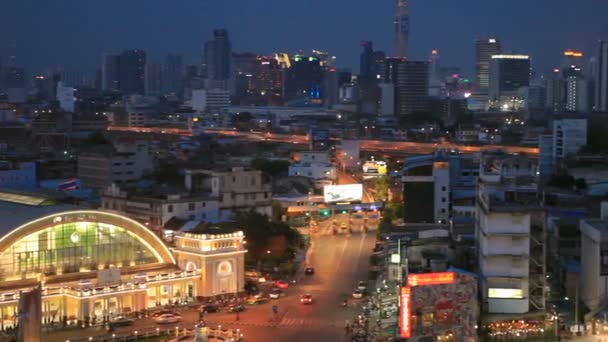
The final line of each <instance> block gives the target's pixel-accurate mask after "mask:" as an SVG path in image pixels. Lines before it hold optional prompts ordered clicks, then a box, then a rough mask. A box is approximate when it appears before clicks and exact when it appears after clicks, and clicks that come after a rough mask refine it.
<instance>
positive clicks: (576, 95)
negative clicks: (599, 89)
mask: <svg viewBox="0 0 608 342" xmlns="http://www.w3.org/2000/svg"><path fill="white" fill-rule="evenodd" d="M565 83H566V111H567V112H576V113H586V112H588V111H589V95H588V92H589V81H587V80H586V79H585V78H584V77H582V76H580V75H579V76H569V77H567V78H566V81H565Z"/></svg>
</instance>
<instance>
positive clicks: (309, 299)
mask: <svg viewBox="0 0 608 342" xmlns="http://www.w3.org/2000/svg"><path fill="white" fill-rule="evenodd" d="M300 303H302V304H312V295H310V294H304V295H302V296H301V297H300Z"/></svg>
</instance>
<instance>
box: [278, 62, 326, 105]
mask: <svg viewBox="0 0 608 342" xmlns="http://www.w3.org/2000/svg"><path fill="white" fill-rule="evenodd" d="M290 63H291V67H290V68H288V69H283V71H284V78H283V98H284V99H285V101H292V100H297V99H300V100H301V99H307V100H312V101H320V100H321V99H322V97H321V87H322V85H323V69H322V67H321V63H320V61H319V59H318V58H316V57H313V56H310V57H306V56H301V55H294V56H293V57H292V59H291V61H290Z"/></svg>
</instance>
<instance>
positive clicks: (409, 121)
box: [399, 112, 441, 128]
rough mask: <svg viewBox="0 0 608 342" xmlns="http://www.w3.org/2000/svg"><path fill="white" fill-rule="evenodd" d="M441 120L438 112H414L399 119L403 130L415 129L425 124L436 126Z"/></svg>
mask: <svg viewBox="0 0 608 342" xmlns="http://www.w3.org/2000/svg"><path fill="white" fill-rule="evenodd" d="M440 119H441V115H440V114H439V113H438V112H413V113H411V114H407V115H403V116H401V117H399V126H400V127H401V128H414V127H416V126H420V125H423V124H435V123H438V122H439V120H440Z"/></svg>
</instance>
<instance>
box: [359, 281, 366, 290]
mask: <svg viewBox="0 0 608 342" xmlns="http://www.w3.org/2000/svg"><path fill="white" fill-rule="evenodd" d="M357 289H358V290H359V291H365V290H367V283H366V282H364V281H360V282H359V284H358V285H357Z"/></svg>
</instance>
